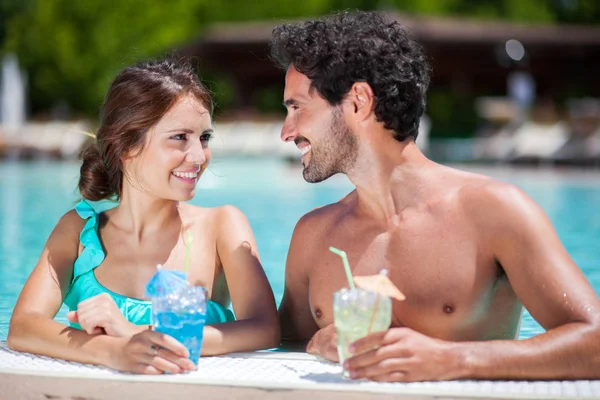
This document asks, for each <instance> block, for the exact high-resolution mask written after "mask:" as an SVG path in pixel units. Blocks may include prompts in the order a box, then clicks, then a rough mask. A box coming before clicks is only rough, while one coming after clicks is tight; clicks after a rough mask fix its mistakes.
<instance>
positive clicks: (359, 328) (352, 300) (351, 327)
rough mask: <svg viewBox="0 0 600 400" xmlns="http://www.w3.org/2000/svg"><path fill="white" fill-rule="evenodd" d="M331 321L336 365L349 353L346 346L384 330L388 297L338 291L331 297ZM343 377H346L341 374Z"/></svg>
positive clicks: (389, 311)
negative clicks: (333, 328)
mask: <svg viewBox="0 0 600 400" xmlns="http://www.w3.org/2000/svg"><path fill="white" fill-rule="evenodd" d="M333 318H334V324H335V330H336V332H337V348H338V355H339V357H340V364H342V363H343V362H344V360H345V359H347V358H349V357H350V356H351V354H350V353H349V351H348V345H350V344H351V343H352V342H354V341H356V340H358V339H361V338H363V337H365V336H367V335H368V334H370V333H373V332H379V331H385V330H386V329H388V328H389V327H390V324H391V322H392V301H391V299H390V298H389V297H386V296H382V295H380V294H377V293H375V292H371V291H369V290H364V289H360V288H357V289H345V288H344V289H341V290H340V291H337V292H335V293H334V294H333ZM344 377H346V378H348V375H347V372H346V371H344Z"/></svg>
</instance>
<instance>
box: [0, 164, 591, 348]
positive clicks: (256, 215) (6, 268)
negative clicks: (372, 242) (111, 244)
mask: <svg viewBox="0 0 600 400" xmlns="http://www.w3.org/2000/svg"><path fill="white" fill-rule="evenodd" d="M461 168H463V169H468V170H474V171H477V172H484V173H486V174H488V175H491V176H494V177H497V178H499V179H501V180H504V181H508V182H512V183H514V184H516V185H518V186H520V187H521V188H522V189H523V190H525V191H526V192H527V193H528V194H529V195H530V196H531V197H533V198H534V199H535V200H536V201H537V202H538V203H539V204H540V205H541V206H542V208H543V209H544V210H545V211H546V213H548V215H549V217H550V219H551V220H552V222H553V223H554V226H555V228H556V229H557V232H558V234H559V236H560V238H561V240H562V241H563V243H564V245H565V247H566V248H567V250H568V251H569V253H570V254H571V256H572V257H573V259H574V260H575V262H576V263H577V264H578V265H579V266H580V268H581V269H582V270H583V271H584V273H585V275H586V276H587V278H588V279H589V280H590V282H592V285H593V286H594V288H595V289H596V292H597V293H600V212H599V207H598V205H599V204H600V173H598V172H573V171H562V172H561V171H557V170H519V169H506V168H487V169H485V170H482V171H479V170H481V168H477V167H474V166H462V167H461ZM78 172H79V164H78V163H72V162H31V163H10V162H8V163H0V340H4V339H5V338H6V335H7V332H8V323H9V320H10V315H11V312H12V310H13V308H14V305H15V303H16V300H17V297H18V295H19V292H20V290H21V288H22V287H23V284H24V283H25V280H26V279H27V277H28V276H29V274H30V272H31V270H32V269H33V267H34V266H35V264H36V262H37V259H38V257H39V256H40V253H41V251H42V248H43V246H44V243H45V241H46V239H47V237H48V235H49V234H50V232H51V231H52V229H53V227H54V225H55V224H56V222H57V221H58V219H59V218H60V217H61V216H62V215H63V214H64V213H65V212H67V211H68V210H69V209H71V208H73V207H74V205H75V203H76V202H77V199H78V193H77V191H76V187H77V179H78ZM199 186H200V189H199V190H198V191H197V195H196V197H195V198H194V200H192V203H193V204H198V205H203V206H207V207H212V206H217V205H222V204H233V205H235V206H237V207H238V208H240V209H241V210H242V211H243V212H244V213H245V214H246V216H247V217H248V219H249V221H250V224H251V225H252V228H253V230H254V234H255V236H256V239H257V242H258V248H259V252H260V255H261V259H262V262H263V265H264V268H265V271H266V273H267V277H268V278H269V281H270V283H271V286H272V287H273V291H274V293H275V298H276V300H277V302H278V304H279V302H280V301H281V297H282V294H283V284H284V267H285V260H286V256H287V250H288V245H289V241H290V238H291V236H292V231H293V229H294V226H295V224H296V222H297V221H298V219H299V218H300V217H301V216H302V215H303V214H305V213H306V212H308V211H310V210H312V209H313V208H315V207H318V206H321V205H324V204H327V203H331V202H334V201H336V200H338V199H339V198H341V197H342V196H343V195H345V194H346V193H348V192H349V191H350V190H351V189H352V185H351V184H350V183H349V182H348V181H347V179H346V178H345V177H343V176H335V177H333V178H331V179H329V180H327V181H325V182H322V183H320V184H308V183H306V182H304V180H303V179H302V173H301V169H300V167H299V165H292V164H290V163H289V162H287V161H284V160H279V159H259V158H235V159H233V158H221V159H218V160H213V162H212V164H211V166H210V167H209V170H208V171H207V172H205V174H204V176H203V177H202V179H201V181H200V185H199ZM65 313H66V310H65V309H64V307H63V308H62V309H61V311H60V312H59V314H58V316H57V320H59V321H61V322H66V319H65ZM539 332H542V329H541V327H540V326H539V325H538V324H537V323H536V322H535V321H534V320H533V319H532V318H531V316H530V315H529V314H528V313H525V315H524V317H523V323H522V325H521V338H526V337H530V336H532V335H534V334H536V333H539Z"/></svg>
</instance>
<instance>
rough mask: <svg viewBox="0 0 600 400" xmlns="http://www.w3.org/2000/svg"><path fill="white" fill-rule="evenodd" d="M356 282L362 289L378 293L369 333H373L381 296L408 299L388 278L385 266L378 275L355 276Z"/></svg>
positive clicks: (399, 299) (400, 299)
mask: <svg viewBox="0 0 600 400" xmlns="http://www.w3.org/2000/svg"><path fill="white" fill-rule="evenodd" d="M354 283H355V284H356V286H358V287H359V288H361V289H365V290H370V291H371V292H375V293H377V297H376V298H375V304H374V305H373V314H372V315H371V321H370V322H369V330H368V333H371V329H372V327H373V322H374V321H375V314H377V307H378V306H379V296H386V297H391V298H393V299H396V300H398V301H402V300H404V299H406V296H404V294H403V293H402V292H401V291H400V289H398V288H397V287H396V285H394V283H393V282H392V281H391V280H390V278H388V270H387V269H385V268H384V269H382V270H381V272H379V274H377V275H367V276H355V277H354Z"/></svg>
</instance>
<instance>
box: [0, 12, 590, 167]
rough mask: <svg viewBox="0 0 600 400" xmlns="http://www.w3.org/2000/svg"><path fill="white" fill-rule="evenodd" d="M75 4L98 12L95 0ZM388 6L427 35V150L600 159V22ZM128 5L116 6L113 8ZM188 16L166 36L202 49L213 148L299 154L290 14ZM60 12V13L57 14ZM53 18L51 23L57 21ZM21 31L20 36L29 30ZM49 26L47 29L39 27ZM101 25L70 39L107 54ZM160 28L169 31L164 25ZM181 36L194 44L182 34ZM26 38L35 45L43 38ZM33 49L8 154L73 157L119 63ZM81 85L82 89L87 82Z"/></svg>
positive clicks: (418, 34)
mask: <svg viewBox="0 0 600 400" xmlns="http://www.w3.org/2000/svg"><path fill="white" fill-rule="evenodd" d="M57 1H58V0H57ZM52 3H53V4H54V3H56V1H53V2H52ZM189 3H190V4H192V3H193V2H192V1H190V2H189ZM57 4H58V3H57ZM123 4H125V3H123ZM181 4H184V3H181ZM198 4H200V3H198ZM123 7H124V6H123ZM132 7H133V6H132ZM153 7H154V6H153ZM186 7H187V6H186ZM186 7H182V8H181V9H179V8H177V10H179V11H178V12H179V13H180V14H178V15H179V16H180V17H181V18H183V16H185V15H187V11H186V10H187V8H186ZM70 11H71V12H74V13H75V14H76V15H79V14H81V15H83V16H86V18H87V17H90V18H91V17H93V15H92V11H90V10H88V9H87V8H82V9H75V8H74V9H73V10H70ZM151 11H152V10H151V7H149V8H148V14H147V15H146V14H145V17H144V18H141V17H140V18H138V20H136V21H137V23H138V24H139V25H140V26H139V27H138V28H137V29H138V30H139V31H140V32H143V31H144V29H146V28H147V27H146V25H148V26H151V32H152V33H155V32H157V31H158V29H157V28H156V27H155V26H154V25H152V24H151V21H150V20H149V19H150V18H151V17H152V15H154V14H152V13H151ZM77 13H79V14H77ZM389 15H390V16H391V17H392V18H394V19H396V20H398V21H400V22H401V23H402V24H403V25H404V26H405V27H406V28H407V30H408V31H409V34H410V35H411V37H412V38H413V39H415V40H417V41H418V42H419V43H421V44H422V45H423V46H424V48H425V50H426V52H427V55H428V57H429V60H430V63H431V65H432V69H433V76H432V82H431V86H430V89H429V93H428V108H427V114H426V115H425V116H424V118H423V120H422V122H421V130H420V134H419V139H418V141H417V144H418V145H419V146H420V147H421V148H422V149H423V150H424V151H426V153H427V154H428V155H429V156H430V157H432V158H433V159H436V160H440V161H470V160H475V161H486V162H511V163H545V164H576V165H596V166H600V74H599V73H598V72H597V71H599V70H600V26H593V25H564V24H553V25H551V24H547V25H539V24H521V23H513V22H498V21H491V20H473V19H463V18H454V17H453V18H450V17H443V18H442V17H426V16H414V15H409V14H402V13H395V12H390V14H389ZM121 17H122V15H121V14H116V15H111V17H110V18H113V19H115V18H121ZM188 17H189V18H188V19H187V20H186V21H187V22H186V23H187V28H186V32H187V33H186V34H185V35H184V34H181V37H180V39H178V40H177V41H173V42H168V43H180V44H165V46H167V47H168V49H167V51H166V52H170V51H173V52H175V53H178V54H182V55H186V56H190V57H192V58H193V59H195V60H197V62H198V63H197V65H198V71H199V75H200V76H201V77H202V78H203V80H205V81H206V82H207V83H209V86H210V87H211V89H212V90H213V91H214V93H215V95H216V97H217V102H218V104H219V107H218V110H217V112H218V114H217V118H216V127H217V140H216V141H215V142H214V146H215V152H216V153H219V152H220V153H224V154H252V155H263V154H281V155H284V156H286V157H298V156H299V154H296V153H297V151H296V149H294V146H286V145H284V144H283V143H282V142H281V141H280V140H278V136H279V131H280V129H281V125H282V123H283V118H284V116H285V114H284V112H285V110H284V108H283V107H282V105H281V103H282V95H283V88H284V71H282V70H280V69H279V68H277V67H276V65H275V64H274V63H273V62H272V61H271V60H270V59H269V48H268V43H269V39H270V36H271V32H272V29H273V28H274V26H275V25H277V24H279V23H281V22H283V21H281V20H276V19H271V20H268V21H263V22H236V23H213V22H207V24H206V25H203V24H202V23H201V22H197V18H198V17H194V16H188ZM104 18H105V19H106V18H108V17H107V16H104ZM72 20H73V21H77V19H72ZM99 20H102V18H100V17H99ZM69 21H71V20H69ZM107 21H108V19H107ZM111 21H112V20H111ZM115 21H116V20H115ZM119 21H120V20H119ZM113 22H114V21H113ZM54 23H55V24H59V22H58V20H57V22H54ZM60 23H65V22H64V21H62V20H61V22H60ZM69 23H71V22H69ZM115 24H116V22H115ZM24 26H27V24H24ZM52 26H53V25H52V24H51V25H49V26H48V28H47V29H48V31H51V32H53V29H54V28H53V27H52ZM73 26H76V25H73ZM73 26H71V25H65V26H63V25H60V27H59V28H56V29H57V30H60V32H62V31H63V30H65V29H67V27H68V28H72V27H73ZM86 26H87V25H86ZM115 26H120V24H116V25H115ZM23 29H25V28H23ZM163 29H164V30H165V32H163V33H164V36H165V37H170V35H171V31H168V30H169V29H172V28H168V27H163ZM67 30H68V29H67ZM196 30H197V32H198V36H197V39H190V38H191V37H193V35H191V34H190V32H192V31H196ZM70 31H73V32H75V30H74V29H71V30H70ZM167 31H168V32H167ZM23 32H27V30H25V31H23ZM23 32H21V33H22V35H20V36H15V37H14V38H13V40H16V39H15V38H20V37H22V36H23ZM36 32H37V31H36ZM40 32H41V33H40ZM44 32H46V31H44V30H40V31H39V32H37V35H38V36H39V35H41V34H42V33H44ZM115 32H121V31H118V30H116V31H115ZM136 32H137V31H136ZM161 32H162V31H161ZM96 33H97V32H96V31H95V30H92V31H90V32H88V33H87V35H88V36H85V35H84V34H83V33H81V34H73V37H71V41H72V42H74V43H76V42H77V40H79V42H80V47H81V46H84V47H86V48H87V45H88V42H90V43H92V44H91V46H92V47H93V46H96V47H98V46H100V47H98V48H99V49H101V50H102V51H105V52H108V53H106V54H112V53H110V51H108V50H107V48H109V45H110V46H113V47H114V48H116V49H118V48H120V47H119V46H118V45H119V44H120V43H121V41H119V40H118V39H119V38H118V36H110V35H107V36H106V37H104V36H103V39H102V41H101V42H100V44H101V45H100V44H99V43H96V42H94V40H96V38H97V35H96ZM138 33H139V32H138ZM138 36H139V38H138V37H137V36H136V35H131V37H128V40H129V42H131V44H129V42H127V44H126V45H124V46H123V51H126V52H132V53H135V51H134V49H133V48H135V46H136V43H137V45H140V43H142V44H144V45H146V46H147V47H148V48H149V42H151V40H150V39H148V40H146V39H145V36H144V35H138ZM34 37H37V36H35V35H34ZM156 37H158V38H160V37H162V36H160V35H158V33H157V36H156ZM184 37H185V38H187V42H186V43H187V44H181V41H182V40H183V39H182V38H184ZM140 38H142V39H140ZM139 40H142V41H143V42H139ZM165 40H166V39H165ZM71 41H64V42H61V43H62V47H61V49H62V50H61V51H58V50H57V51H56V54H59V55H64V54H71V52H73V51H74V50H73V48H74V47H75V45H74V44H73V43H71ZM184 42H185V40H184ZM19 43H20V42H19ZM23 43H25V45H28V46H29V45H30V44H31V43H34V44H35V43H39V40H37V41H36V40H30V41H24V42H23ZM165 43H167V42H165ZM0 44H1V43H0ZM19 48H22V46H21V47H19ZM31 49H33V50H36V51H38V52H39V53H36V57H38V58H36V60H38V61H37V62H35V63H34V62H32V61H31V60H29V67H30V70H29V71H23V82H24V83H27V78H28V77H29V78H30V82H31V85H30V86H31V87H32V89H33V88H34V87H35V88H37V90H38V92H37V93H29V94H28V98H29V100H30V103H31V104H33V106H34V108H35V109H36V110H37V114H36V115H35V117H34V118H33V120H34V121H27V123H25V124H24V125H23V126H22V127H19V128H15V126H14V124H12V125H11V124H9V125H10V126H8V125H7V124H6V123H4V124H0V156H2V155H4V156H5V157H14V158H22V157H36V158H37V157H40V156H48V157H57V158H73V157H76V155H77V153H78V151H77V150H78V149H79V148H80V147H81V146H82V144H83V143H84V142H86V141H87V140H88V138H87V136H85V134H82V133H81V132H88V133H89V132H90V131H92V130H93V129H94V128H93V127H94V125H95V121H94V120H93V119H92V118H93V117H92V118H90V120H86V117H90V116H91V114H92V112H94V113H97V107H98V106H97V104H98V105H99V102H100V101H101V98H100V94H103V92H104V91H105V87H106V86H107V85H108V82H109V81H110V80H109V79H110V78H112V76H114V75H113V73H114V71H113V70H112V69H110V71H109V70H107V71H104V72H103V70H102V68H101V67H103V65H104V64H102V63H95V62H90V61H89V58H90V57H91V58H92V59H95V58H97V57H99V56H98V54H97V52H94V51H91V53H90V54H87V56H88V62H85V61H83V60H80V59H79V58H78V57H75V58H74V60H75V61H70V60H71V59H69V58H66V59H64V60H63V59H60V58H59V57H57V58H56V59H54V58H53V59H52V60H53V61H52V62H54V64H51V63H49V64H48V65H46V64H43V65H41V63H42V62H46V60H47V59H48V58H52V57H50V55H48V54H46V53H45V52H46V51H50V54H54V53H52V50H48V49H47V46H42V47H40V48H35V47H32V48H31ZM31 49H30V50H31ZM40 49H41V50H40ZM163 49H164V47H163ZM146 51H147V52H148V51H149V50H146ZM161 51H163V50H161ZM75 53H77V52H75ZM157 53H158V52H157ZM162 54H164V52H163V53H162ZM23 55H24V56H27V55H28V53H26V52H25V53H24V54H23ZM157 55H160V54H157ZM114 58H115V59H117V60H119V61H118V63H119V65H118V66H117V65H115V67H114V68H113V69H116V68H117V67H120V68H121V67H123V66H124V65H127V64H129V63H131V62H128V61H127V60H131V59H132V56H131V55H130V54H120V53H118V52H117V53H116V54H115V55H114ZM39 60H41V61H39ZM134 61H139V58H137V59H134ZM132 62H133V61H132ZM78 63H79V64H78ZM112 63H113V64H115V63H117V62H116V61H114V60H112ZM11 64H14V63H13V62H12V61H11ZM13 69H14V68H13ZM28 74H30V75H28ZM52 74H54V75H52ZM35 78H40V79H37V80H36V79H35ZM42 78H43V79H42ZM78 79H79V80H78ZM86 79H87V80H89V81H90V82H89V84H88V81H87V80H86ZM59 80H60V82H58V81H59ZM4 81H5V83H4V86H2V85H0V86H2V87H3V88H4V89H3V90H4V92H2V91H0V93H3V94H2V96H0V97H2V98H4V99H6V98H8V99H9V100H10V101H13V103H11V104H9V106H8V107H3V108H8V109H11V110H12V109H14V106H15V105H16V104H17V103H19V104H21V103H22V101H19V102H16V101H14V99H15V98H16V97H19V96H16V97H15V96H13V95H12V94H11V93H12V92H11V93H7V90H6V88H7V87H8V88H10V87H13V86H14V85H13V83H14V82H13V80H9V84H8V85H7V83H6V82H8V81H7V80H6V78H5V79H4ZM80 81H83V83H82V82H80ZM55 87H56V89H54V88H55ZM82 87H83V88H85V90H79V89H80V88H82ZM9 91H14V90H13V89H9ZM84 92H85V93H84ZM5 103H6V102H2V103H1V104H5ZM77 111H78V112H79V114H77V113H76V112H77ZM13 114H14V112H11V115H13ZM17 114H19V113H17ZM1 115H2V109H0V116H1ZM5 115H8V114H6V113H5ZM15 115H16V114H15ZM19 115H20V114H19ZM5 119H6V118H5ZM219 136H220V139H219Z"/></svg>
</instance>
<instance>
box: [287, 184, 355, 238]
mask: <svg viewBox="0 0 600 400" xmlns="http://www.w3.org/2000/svg"><path fill="white" fill-rule="evenodd" d="M355 196H356V192H355V191H353V192H351V193H349V194H348V195H346V196H345V197H343V198H342V199H340V200H339V201H337V202H335V203H331V204H327V205H325V206H321V207H317V208H315V209H314V210H312V211H310V212H308V213H306V214H304V215H303V216H302V218H300V220H298V223H297V224H296V229H295V231H294V232H295V233H294V235H295V236H298V235H302V234H304V233H306V234H307V235H308V234H310V236H311V237H314V238H315V239H317V238H318V237H319V236H320V235H322V234H324V233H325V232H327V231H328V230H329V229H330V228H331V227H332V226H333V225H335V224H336V223H337V222H338V221H339V219H340V218H343V216H344V215H345V214H346V213H347V212H348V211H349V209H350V207H351V203H352V202H353V201H354V200H355Z"/></svg>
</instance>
